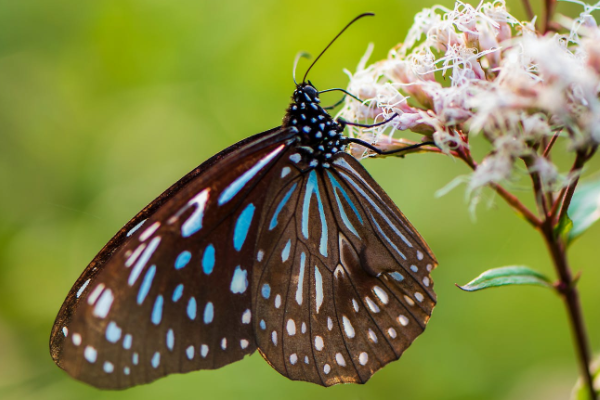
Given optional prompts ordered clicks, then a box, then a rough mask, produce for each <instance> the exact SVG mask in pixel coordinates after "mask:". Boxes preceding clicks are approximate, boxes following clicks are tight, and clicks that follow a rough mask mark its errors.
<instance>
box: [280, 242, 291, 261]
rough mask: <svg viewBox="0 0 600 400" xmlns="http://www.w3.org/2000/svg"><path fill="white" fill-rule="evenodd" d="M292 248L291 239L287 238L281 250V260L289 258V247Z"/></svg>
mask: <svg viewBox="0 0 600 400" xmlns="http://www.w3.org/2000/svg"><path fill="white" fill-rule="evenodd" d="M291 248H292V240H291V239H289V240H288V242H287V244H286V245H285V247H284V248H283V251H282V252H281V261H283V262H286V261H287V260H288V258H290V249H291Z"/></svg>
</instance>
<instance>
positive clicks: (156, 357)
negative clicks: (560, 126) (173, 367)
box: [151, 351, 160, 369]
mask: <svg viewBox="0 0 600 400" xmlns="http://www.w3.org/2000/svg"><path fill="white" fill-rule="evenodd" d="M151 362H152V367H154V368H155V369H156V368H158V365H159V364H160V353H159V352H158V351H157V352H156V353H154V355H153V356H152V361H151Z"/></svg>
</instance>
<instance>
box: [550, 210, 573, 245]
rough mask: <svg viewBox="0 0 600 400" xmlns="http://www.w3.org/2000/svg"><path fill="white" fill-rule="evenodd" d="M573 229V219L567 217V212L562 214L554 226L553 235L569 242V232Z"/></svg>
mask: <svg viewBox="0 0 600 400" xmlns="http://www.w3.org/2000/svg"><path fill="white" fill-rule="evenodd" d="M572 230H573V220H572V219H571V218H570V217H569V215H568V213H565V214H563V216H562V217H561V219H560V221H558V225H556V227H555V228H554V235H556V237H560V238H562V239H563V240H564V241H565V242H567V243H568V242H570V241H571V238H570V237H569V233H571V231H572Z"/></svg>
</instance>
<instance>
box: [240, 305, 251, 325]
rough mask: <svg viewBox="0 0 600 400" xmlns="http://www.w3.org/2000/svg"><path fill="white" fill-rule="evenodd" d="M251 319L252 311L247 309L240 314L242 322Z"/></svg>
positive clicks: (247, 321) (247, 322)
mask: <svg viewBox="0 0 600 400" xmlns="http://www.w3.org/2000/svg"><path fill="white" fill-rule="evenodd" d="M251 319H252V311H250V310H249V309H248V310H246V311H244V313H243V314H242V324H249V323H250V320H251Z"/></svg>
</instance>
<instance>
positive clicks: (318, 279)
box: [315, 265, 323, 314]
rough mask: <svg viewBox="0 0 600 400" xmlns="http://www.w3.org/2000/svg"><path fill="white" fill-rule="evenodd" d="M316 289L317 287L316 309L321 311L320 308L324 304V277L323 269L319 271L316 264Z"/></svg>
mask: <svg viewBox="0 0 600 400" xmlns="http://www.w3.org/2000/svg"><path fill="white" fill-rule="evenodd" d="M315 289H316V297H317V303H316V305H315V306H316V311H317V314H318V313H319V309H320V308H321V306H322V305H323V277H322V276H321V271H319V267H317V266H316V265H315Z"/></svg>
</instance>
